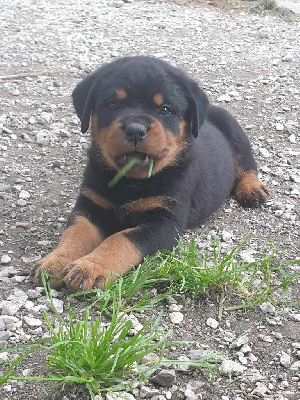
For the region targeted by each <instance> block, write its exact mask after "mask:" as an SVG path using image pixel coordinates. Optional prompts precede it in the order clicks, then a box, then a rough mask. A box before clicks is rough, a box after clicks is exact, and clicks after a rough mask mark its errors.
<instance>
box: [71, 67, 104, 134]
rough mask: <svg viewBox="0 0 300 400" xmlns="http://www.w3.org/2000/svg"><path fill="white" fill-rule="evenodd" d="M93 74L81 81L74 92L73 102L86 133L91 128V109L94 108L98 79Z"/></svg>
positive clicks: (82, 130) (83, 130) (83, 131)
mask: <svg viewBox="0 0 300 400" xmlns="http://www.w3.org/2000/svg"><path fill="white" fill-rule="evenodd" d="M95 75H96V74H92V75H90V76H88V77H87V78H85V79H84V80H83V81H81V82H80V83H79V84H78V85H77V86H76V88H75V89H74V91H73V93H72V98H73V104H74V108H75V110H76V113H77V115H78V118H79V119H80V121H81V132H82V133H85V132H86V131H87V130H88V129H89V122H90V116H91V111H92V108H93V102H94V99H93V90H94V87H95V85H96V83H97V82H98V79H97V78H96V76H95Z"/></svg>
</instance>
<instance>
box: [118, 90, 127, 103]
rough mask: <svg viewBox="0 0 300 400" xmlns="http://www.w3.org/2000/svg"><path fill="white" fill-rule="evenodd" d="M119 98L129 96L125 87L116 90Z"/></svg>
mask: <svg viewBox="0 0 300 400" xmlns="http://www.w3.org/2000/svg"><path fill="white" fill-rule="evenodd" d="M116 96H117V100H119V101H121V100H125V99H126V97H127V93H126V92H125V90H123V89H119V90H117V91H116Z"/></svg>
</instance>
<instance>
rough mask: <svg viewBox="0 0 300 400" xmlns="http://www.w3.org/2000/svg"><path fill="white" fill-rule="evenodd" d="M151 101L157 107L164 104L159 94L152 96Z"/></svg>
mask: <svg viewBox="0 0 300 400" xmlns="http://www.w3.org/2000/svg"><path fill="white" fill-rule="evenodd" d="M153 101H154V104H156V105H157V106H161V105H162V104H163V102H164V98H163V96H162V95H161V94H159V93H157V94H155V95H154V96H153Z"/></svg>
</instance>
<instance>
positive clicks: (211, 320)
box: [206, 318, 219, 329]
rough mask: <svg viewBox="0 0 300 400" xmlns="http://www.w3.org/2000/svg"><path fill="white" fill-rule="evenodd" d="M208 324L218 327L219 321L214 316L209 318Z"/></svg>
mask: <svg viewBox="0 0 300 400" xmlns="http://www.w3.org/2000/svg"><path fill="white" fill-rule="evenodd" d="M206 325H207V326H209V327H210V328H213V329H217V327H218V326H219V322H218V321H217V320H215V319H214V318H207V320H206Z"/></svg>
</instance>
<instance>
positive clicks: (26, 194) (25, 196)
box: [19, 189, 30, 200]
mask: <svg viewBox="0 0 300 400" xmlns="http://www.w3.org/2000/svg"><path fill="white" fill-rule="evenodd" d="M29 198H30V193H29V192H27V191H26V190H23V189H22V190H21V191H20V193H19V199H23V200H27V199H29Z"/></svg>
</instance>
